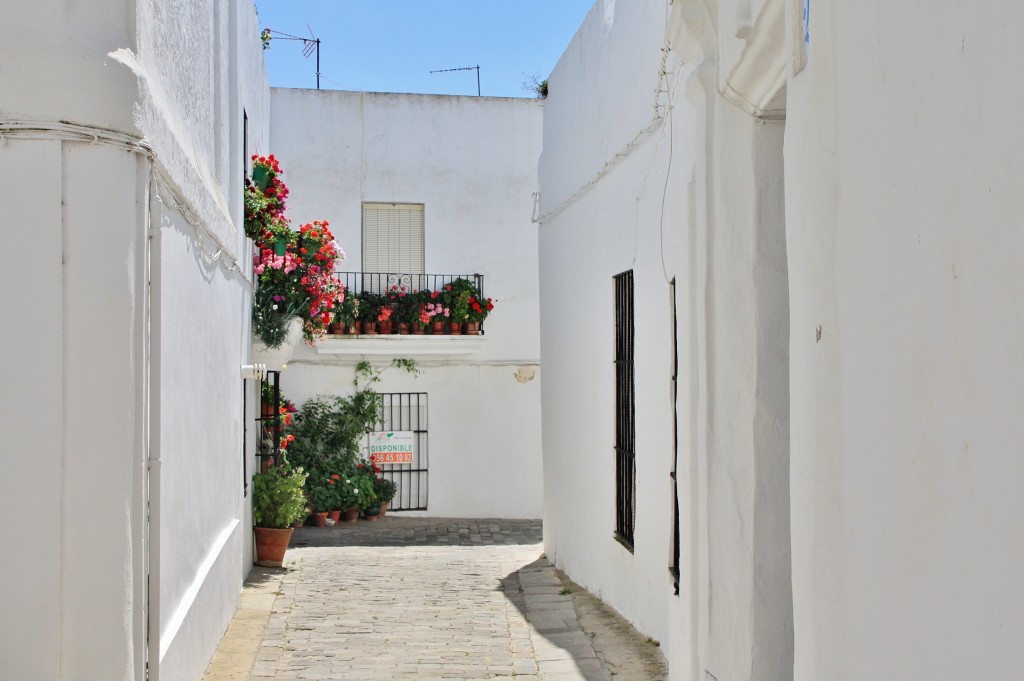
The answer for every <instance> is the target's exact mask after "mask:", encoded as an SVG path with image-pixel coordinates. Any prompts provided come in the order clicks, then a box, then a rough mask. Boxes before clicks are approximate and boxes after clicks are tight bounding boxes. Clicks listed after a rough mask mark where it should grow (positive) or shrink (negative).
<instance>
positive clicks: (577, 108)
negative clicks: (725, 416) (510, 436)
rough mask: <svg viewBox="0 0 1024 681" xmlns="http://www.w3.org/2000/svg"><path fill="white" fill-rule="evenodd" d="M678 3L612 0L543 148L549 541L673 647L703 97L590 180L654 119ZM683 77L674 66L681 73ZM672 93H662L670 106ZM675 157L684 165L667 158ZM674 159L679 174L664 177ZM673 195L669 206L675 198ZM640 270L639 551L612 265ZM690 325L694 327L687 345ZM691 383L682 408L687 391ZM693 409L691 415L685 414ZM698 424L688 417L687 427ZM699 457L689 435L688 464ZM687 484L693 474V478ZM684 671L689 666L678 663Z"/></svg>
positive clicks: (568, 83)
mask: <svg viewBox="0 0 1024 681" xmlns="http://www.w3.org/2000/svg"><path fill="white" fill-rule="evenodd" d="M665 18H666V14H665V8H664V6H663V4H662V3H660V2H657V1H646V2H640V3H634V4H633V6H630V7H629V8H626V7H625V6H624V5H622V4H621V3H620V4H619V5H618V6H616V5H615V3H610V2H609V3H601V2H599V3H598V4H597V6H596V7H595V9H594V10H592V11H591V13H590V15H589V16H588V17H587V19H586V21H585V23H584V24H583V26H582V27H581V28H580V30H579V31H578V32H577V34H576V37H575V39H574V40H573V42H572V43H571V44H570V45H569V47H568V49H567V50H566V52H565V53H564V54H563V56H562V58H561V60H560V61H559V63H558V66H557V67H556V69H555V70H554V72H553V73H552V74H551V77H550V79H549V87H550V95H549V97H548V99H547V100H546V102H545V117H544V151H543V155H542V158H541V163H540V185H541V211H540V212H541V213H542V214H543V215H545V216H549V217H545V218H544V219H543V221H542V224H541V226H540V253H541V292H542V297H541V348H542V354H541V356H542V362H543V365H544V372H545V377H544V384H543V388H542V389H543V410H544V480H545V513H544V530H545V552H546V553H547V555H548V557H549V558H550V559H552V560H553V561H554V562H555V563H556V564H557V565H558V566H559V567H560V568H562V569H564V570H565V571H566V572H567V573H568V574H569V575H570V576H571V577H572V578H573V579H574V580H576V581H578V582H580V583H581V584H582V585H584V586H585V587H587V588H588V589H590V590H591V591H593V592H595V593H597V594H598V595H600V596H601V598H603V599H604V600H605V601H606V602H607V603H609V604H610V605H612V606H613V607H614V608H616V609H617V610H619V611H620V612H621V613H622V614H623V615H624V616H625V617H627V618H628V619H629V620H630V621H631V622H633V624H634V625H636V626H637V628H639V629H640V630H641V631H642V632H643V633H645V634H648V635H650V636H652V637H653V638H655V639H657V640H659V641H660V642H661V643H662V647H663V650H665V651H666V652H668V650H669V649H670V648H671V647H672V646H673V645H676V641H677V639H679V640H682V638H683V637H682V636H680V635H679V634H677V633H676V631H675V629H674V628H672V627H670V621H675V620H676V616H675V615H673V614H672V613H678V619H679V620H681V622H680V624H681V626H684V627H685V626H688V624H687V622H688V618H689V614H688V612H687V611H685V610H682V609H683V608H684V607H685V605H686V603H687V600H686V599H687V596H686V595H685V593H686V590H687V585H686V584H684V585H683V591H684V595H683V596H681V597H680V598H676V597H675V596H673V585H672V581H671V578H670V574H669V570H668V568H669V562H670V549H669V546H670V544H669V542H670V537H671V532H672V524H671V486H670V483H671V480H670V477H669V474H670V471H671V466H672V453H673V447H672V438H673V431H672V418H673V416H672V409H673V405H672V400H671V380H672V341H671V338H672V336H671V334H672V308H671V303H670V289H669V284H668V281H669V280H671V278H672V277H677V278H678V284H679V289H678V298H679V303H678V306H677V307H678V310H679V314H680V329H685V325H684V324H683V323H682V320H684V319H685V315H686V311H687V306H688V302H687V294H686V279H685V277H686V271H687V270H686V261H687V257H688V256H687V252H686V251H687V245H686V242H685V232H684V231H683V229H684V227H685V224H686V219H687V217H686V216H687V214H688V197H687V190H686V183H687V181H688V178H689V177H690V175H691V174H692V165H693V155H694V153H695V151H694V148H693V141H694V134H693V125H694V123H693V110H692V108H691V107H690V106H689V105H688V103H687V102H686V99H685V97H684V96H683V95H682V94H681V93H677V94H678V96H676V97H675V98H674V109H673V110H672V119H671V122H669V119H663V120H662V121H661V122H660V123H658V124H656V125H655V126H654V127H653V128H652V130H653V131H652V132H651V133H650V134H648V135H646V136H643V137H642V138H641V140H640V141H639V142H638V143H637V144H636V145H635V147H633V148H631V150H630V151H629V153H627V154H625V155H624V157H623V158H621V160H618V161H616V162H614V165H613V166H612V167H611V169H610V170H609V171H608V172H607V174H606V175H605V176H604V177H603V178H602V179H600V180H599V181H598V182H597V184H595V185H594V186H592V187H591V188H589V189H587V190H586V191H584V192H583V193H582V194H580V195H579V198H578V199H577V200H573V201H572V202H571V203H569V204H568V205H565V206H564V207H563V203H564V202H565V201H566V199H568V198H569V197H572V196H573V195H574V194H575V193H576V192H577V190H578V189H580V188H581V187H583V186H584V185H586V184H588V183H589V182H590V181H591V179H592V178H594V177H595V175H596V174H597V173H598V172H599V171H600V170H601V169H602V168H603V167H604V166H605V163H606V162H608V161H610V160H612V159H613V158H614V157H615V155H616V154H617V153H618V152H620V150H622V149H623V147H624V146H625V145H626V144H627V143H628V142H630V140H632V139H633V138H634V137H635V136H636V135H637V133H638V132H640V131H641V130H642V129H644V128H645V127H647V126H648V125H649V124H650V123H651V121H652V115H653V111H652V104H653V103H654V100H655V97H654V94H653V91H654V90H657V89H659V87H663V85H662V86H659V68H660V64H661V57H662V52H661V47H662V46H663V44H664V38H665ZM680 82H681V81H679V80H677V79H676V78H674V77H671V76H670V78H669V80H668V85H669V88H670V89H673V90H674V88H675V86H676V85H679V84H680ZM669 97H670V95H669V93H667V92H666V93H664V94H662V96H661V97H660V98H659V100H658V101H659V102H660V103H661V104H662V107H661V109H660V110H661V112H662V114H664V113H665V111H666V110H667V109H666V107H665V106H664V105H665V104H667V102H668V99H669ZM670 157H671V165H670ZM666 174H668V176H669V178H670V183H669V185H668V186H666ZM663 206H664V213H663V212H662V208H663ZM629 269H632V270H634V277H635V281H634V285H635V305H636V312H635V320H636V335H635V343H636V346H635V357H636V364H635V378H636V434H637V440H636V451H637V463H636V475H637V478H636V491H637V492H636V531H635V538H634V539H635V541H634V549H635V551H634V552H633V553H630V552H629V551H627V550H626V549H625V548H624V547H623V546H622V545H620V544H619V543H618V542H617V541H615V539H614V538H613V533H614V530H615V452H614V444H615V425H614V424H615V375H614V365H613V360H614V328H615V327H614V308H613V302H614V292H613V282H612V277H613V276H614V275H616V274H618V273H620V272H623V271H626V270H629ZM686 343H687V340H686V338H685V336H684V337H682V338H681V345H680V348H679V351H680V359H681V360H684V358H685V356H686V355H685V348H686ZM685 392H686V391H685V389H684V390H681V391H680V404H679V407H680V417H681V418H683V419H685V414H686V411H685V404H686V399H687V397H686V394H685ZM683 425H684V423H683V421H681V422H680V427H681V429H682V428H683ZM680 432H681V436H683V437H685V435H684V433H685V431H683V430H681V431H680ZM685 467H686V457H685V453H684V451H683V450H680V468H681V469H685ZM680 491H681V493H682V492H683V490H682V489H681V490H680ZM679 678H685V677H679Z"/></svg>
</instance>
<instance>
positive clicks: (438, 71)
mask: <svg viewBox="0 0 1024 681" xmlns="http://www.w3.org/2000/svg"><path fill="white" fill-rule="evenodd" d="M452 71H476V96H477V97H479V96H480V65H479V64H477V65H476V66H463V67H461V68H458V69H438V70H437V71H431V73H450V72H452Z"/></svg>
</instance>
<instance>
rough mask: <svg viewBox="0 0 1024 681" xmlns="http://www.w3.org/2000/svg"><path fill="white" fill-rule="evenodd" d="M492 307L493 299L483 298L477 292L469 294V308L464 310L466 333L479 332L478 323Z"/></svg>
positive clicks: (481, 322)
mask: <svg viewBox="0 0 1024 681" xmlns="http://www.w3.org/2000/svg"><path fill="white" fill-rule="evenodd" d="M493 309H494V301H493V300H491V299H490V298H483V297H482V296H480V295H479V294H476V295H470V296H469V308H468V310H467V311H466V333H468V334H470V335H474V334H478V333H480V325H481V324H483V322H484V320H485V319H487V315H489V314H490V313H491V310H493Z"/></svg>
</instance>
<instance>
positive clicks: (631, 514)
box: [614, 270, 636, 551]
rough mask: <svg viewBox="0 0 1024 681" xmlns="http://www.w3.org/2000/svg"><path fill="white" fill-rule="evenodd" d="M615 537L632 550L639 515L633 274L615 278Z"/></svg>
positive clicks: (618, 275)
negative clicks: (634, 375) (637, 502)
mask: <svg viewBox="0 0 1024 681" xmlns="http://www.w3.org/2000/svg"><path fill="white" fill-rule="evenodd" d="M614 282H615V538H616V539H618V540H619V541H620V542H621V543H622V544H623V545H624V546H626V548H628V549H629V550H630V551H632V550H633V525H634V520H635V516H636V451H635V446H636V401H635V397H634V395H635V392H634V385H633V271H632V270H629V271H628V272H623V273H622V274H617V275H615V278H614Z"/></svg>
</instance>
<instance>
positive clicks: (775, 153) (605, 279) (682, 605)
mask: <svg viewBox="0 0 1024 681" xmlns="http://www.w3.org/2000/svg"><path fill="white" fill-rule="evenodd" d="M722 4H723V5H726V3H722ZM750 4H751V3H743V2H737V3H731V4H728V6H723V7H719V8H718V9H719V12H718V17H720V18H722V21H723V23H725V24H728V25H729V26H730V27H732V28H730V29H729V30H732V29H733V28H735V30H736V31H739V28H740V27H739V26H738V25H739V24H742V25H744V26H746V30H745V33H746V34H747V35H748V36H753V39H752V41H751V44H754V42H755V39H756V37H757V36H759V35H769V36H770V35H772V30H773V29H774V26H770V27H769V28H766V27H765V26H766V22H765V21H764V18H765V17H774V15H773V14H772V12H774V11H775V10H777V9H778V8H777V7H776V5H777V3H774V2H765V3H759V4H757V6H749V7H741V5H750ZM676 5H677V6H675V7H672V8H669V7H668V5H667V4H666V3H662V2H657V1H652V2H648V3H643V4H641V5H639V6H630V7H629V8H628V9H627V8H625V7H624V6H622V4H621V3H619V4H616V3H615V2H610V1H602V2H598V3H597V5H596V6H595V8H594V10H592V12H591V13H590V15H589V16H588V18H587V20H586V22H585V23H584V25H583V27H582V28H581V29H580V31H579V32H578V33H577V35H576V37H575V39H574V41H573V43H572V44H570V46H569V48H568V49H567V50H566V52H565V54H564V55H563V57H562V60H561V61H560V62H559V65H558V67H557V68H556V70H555V72H554V73H553V74H552V75H551V78H550V81H549V82H550V90H551V94H550V96H549V99H548V101H547V104H546V109H545V121H544V135H545V137H544V152H543V156H542V162H541V170H540V178H541V194H542V207H541V213H543V214H544V215H546V216H550V217H548V218H546V219H544V220H543V224H542V226H541V254H542V256H541V290H542V292H543V296H542V301H541V319H542V359H543V362H544V366H545V373H546V381H545V384H544V417H545V418H544V423H545V429H544V445H545V483H546V498H545V500H546V504H547V507H546V512H545V533H546V534H545V547H546V550H547V553H548V555H549V556H552V557H553V559H554V560H555V562H556V563H557V564H558V565H559V566H560V567H563V568H564V569H565V570H566V571H567V572H568V573H569V574H570V575H571V576H572V577H573V578H574V579H576V580H578V581H580V582H581V583H582V584H584V585H585V586H587V587H588V588H590V589H591V590H593V591H595V592H597V593H599V594H601V596H602V597H603V598H605V600H607V601H608V602H609V603H611V604H612V605H613V606H614V607H616V608H618V609H619V610H620V611H621V612H622V613H623V614H624V615H625V616H626V617H627V618H628V619H630V620H631V621H632V622H633V623H634V624H635V625H636V626H637V627H638V628H640V629H641V630H642V631H644V632H646V633H648V634H649V635H651V636H653V637H654V638H657V639H659V640H660V641H661V643H662V650H663V651H664V652H665V655H666V657H667V658H668V661H669V664H670V674H671V678H672V679H680V680H683V679H686V680H690V679H716V678H717V679H757V680H759V681H762V680H767V679H771V680H776V679H777V680H779V681H784V680H785V679H787V678H788V674H789V673H790V670H791V669H792V624H791V622H792V615H791V612H792V608H791V595H790V563H789V496H788V487H789V485H788V474H789V469H788V454H789V451H788V437H789V432H788V418H789V416H788V410H789V403H788V365H787V358H786V351H787V347H788V333H789V326H788V291H787V270H786V257H785V232H784V219H783V217H784V216H783V193H782V176H783V163H782V161H783V156H782V154H783V150H782V143H783V127H782V124H781V123H780V122H777V121H775V120H773V118H775V117H776V116H777V111H776V109H777V107H778V106H779V102H780V101H782V102H783V103H784V91H783V94H782V96H781V97H780V96H779V95H780V93H779V90H778V89H777V86H776V87H774V89H773V83H774V81H772V79H771V74H772V72H771V69H770V68H768V67H767V66H762V65H761V64H762V60H761V57H762V56H763V55H764V54H765V53H764V52H762V51H751V50H748V49H746V48H745V47H743V45H742V44H741V45H739V46H736V45H732V44H731V43H730V40H731V38H729V37H721V38H720V35H719V34H718V33H717V31H712V30H711V29H710V28H709V29H708V30H707V31H706V32H705V33H703V34H702V33H701V31H700V28H701V27H702V24H701V23H700V21H698V22H697V23H698V25H697V26H696V27H693V26H688V27H687V28H686V30H683V27H682V26H681V24H682V23H683V22H684V21H694V20H695V19H697V20H699V19H702V18H706V17H703V16H702V15H701V8H702V7H703V6H704V5H703V4H701V3H691V4H688V5H687V4H686V3H676ZM683 5H686V6H683ZM697 5H699V7H697ZM744 12H746V13H747V14H749V15H750V16H746V17H745V16H743V13H744ZM734 22H735V23H736V24H738V25H737V26H733V23H734ZM767 23H768V24H771V22H767ZM707 26H708V27H713V26H715V23H714V21H713V20H709V21H708V22H707ZM722 35H723V36H724V33H723V34H722ZM730 35H731V34H730ZM668 44H670V45H671V46H672V52H671V53H669V54H668V55H667V56H666V58H665V61H664V71H665V73H666V74H667V75H666V78H665V79H664V80H663V81H662V82H660V83H659V79H658V73H659V65H660V64H661V58H662V56H663V52H661V51H660V50H661V49H662V48H663V47H666V46H667V45H668ZM734 48H736V49H734ZM718 49H722V50H723V52H724V53H725V54H726V55H727V57H726V58H724V59H726V61H725V62H724V63H719V62H718V61H716V55H717V50H718ZM752 55H753V56H752ZM769 56H772V55H769ZM752 59H753V61H754V62H755V63H756V64H757V65H758V68H753V67H751V65H750V62H751V60H752ZM764 63H765V64H768V65H769V66H770V65H772V64H774V61H772V60H768V59H765V60H764ZM759 69H760V70H759ZM645 74H646V77H644V76H645ZM766 83H767V85H766ZM758 88H760V89H758ZM652 90H653V91H657V92H658V93H659V95H658V97H659V99H658V101H659V103H661V104H662V107H661V108H660V109H659V110H660V111H662V112H663V115H664V111H665V105H667V104H669V103H671V107H672V108H671V116H669V117H667V118H666V119H665V121H664V122H661V123H659V124H658V126H657V127H655V128H654V129H653V132H651V133H649V134H646V135H641V137H640V138H639V139H638V141H637V142H636V143H635V144H634V143H631V140H634V139H637V138H636V135H637V133H638V132H641V131H643V130H645V126H646V125H647V124H648V122H649V121H650V116H651V94H650V93H651V92H652ZM723 93H726V94H723ZM726 95H728V96H726ZM753 114H756V117H755V115H753ZM670 148H671V150H672V151H671V154H670V153H669V149H670ZM606 163H607V164H610V165H605V164H606ZM595 178H598V179H596V181H595ZM581 188H582V193H581V194H579V195H578V196H579V198H578V199H571V197H573V196H575V192H576V191H577V190H579V189H581ZM566 197H570V199H571V200H570V201H569V203H568V205H565V206H564V207H563V202H564V201H565V200H566ZM627 269H633V270H634V273H635V277H636V282H635V283H636V351H635V352H636V417H637V443H636V449H637V464H636V474H637V483H636V490H637V500H636V523H637V529H636V537H635V542H634V552H633V553H632V554H631V553H629V552H627V551H625V550H624V549H623V548H622V547H620V546H619V545H618V544H617V543H616V542H615V541H614V540H613V539H612V532H613V530H614V528H615V517H614V511H615V487H614V483H615V469H614V461H615V456H614V449H613V447H614V435H615V433H614V425H613V418H614V413H615V411H614V409H615V405H614V396H615V387H614V374H613V367H612V364H611V362H612V359H613V347H612V331H613V328H614V326H613V317H612V300H613V298H612V288H611V279H612V276H613V275H614V274H617V273H618V272H621V271H624V270H627ZM673 277H674V278H675V279H676V282H677V289H676V306H675V311H676V315H677V321H676V325H675V329H674V330H675V333H676V334H677V338H678V348H677V352H678V360H679V370H678V380H679V385H678V398H677V401H676V403H675V405H673V402H672V392H671V376H672V334H673V327H672V317H671V314H672V304H671V301H670V297H669V288H668V285H667V282H668V281H669V280H671V279H672V278H673ZM580 279H582V281H579V283H577V281H578V280H580ZM584 291H597V292H600V293H602V294H603V296H604V303H603V304H601V305H600V306H598V307H596V309H588V310H586V311H582V310H581V311H578V312H575V313H573V317H572V319H571V320H570V321H569V323H565V321H563V320H561V319H560V318H559V317H560V315H561V313H562V310H564V309H565V308H566V307H567V304H568V303H569V302H570V301H571V300H573V299H574V298H579V297H580V295H581V294H582V293H583V292H584ZM594 339H600V340H598V342H595V341H594ZM584 343H586V344H587V350H584V351H581V350H580V349H579V348H581V347H583V345H584ZM570 394H573V395H576V394H581V395H583V396H584V397H583V398H582V399H577V400H576V401H575V402H574V403H573V407H572V408H568V407H566V404H567V399H566V398H567V396H568V395H570ZM673 406H674V407H675V414H676V415H677V419H678V421H677V424H678V438H679V449H678V470H677V474H678V481H679V483H678V484H679V504H680V510H679V521H680V554H681V561H680V584H679V595H678V597H676V596H674V595H673V588H672V583H671V580H670V579H669V572H668V566H669V563H670V560H671V550H672V537H671V531H672V520H673V516H672V505H671V499H672V497H671V484H670V477H669V474H670V471H671V470H672V458H671V457H672V447H673V434H674V433H673ZM594 414H603V415H604V419H605V422H606V424H607V425H604V426H599V427H594V426H593V425H592V423H593V422H594V416H593V415H594ZM581 432H582V433H583V434H582V435H580V433H581ZM580 439H581V440H582V443H581V445H580V446H572V445H571V443H574V442H576V441H577V440H580ZM581 452H585V454H581ZM581 470H583V471H585V473H584V476H585V477H580V471H581ZM583 495H586V502H585V503H586V510H585V511H584V512H582V513H577V512H575V508H574V505H576V504H577V503H578V502H577V501H576V500H577V499H578V498H580V497H581V496H583ZM563 496H564V498H563Z"/></svg>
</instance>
